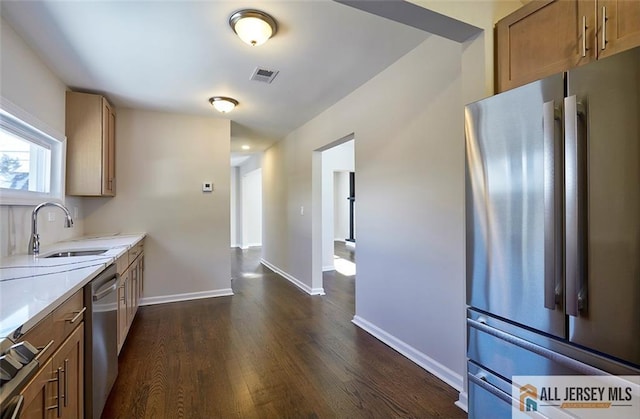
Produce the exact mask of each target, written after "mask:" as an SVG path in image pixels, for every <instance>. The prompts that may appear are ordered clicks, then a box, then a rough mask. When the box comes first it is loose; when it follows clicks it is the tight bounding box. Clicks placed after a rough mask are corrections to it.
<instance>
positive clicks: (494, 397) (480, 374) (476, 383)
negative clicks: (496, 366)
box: [467, 361, 512, 419]
mask: <svg viewBox="0 0 640 419" xmlns="http://www.w3.org/2000/svg"><path fill="white" fill-rule="evenodd" d="M467 371H468V379H469V406H468V407H469V419H486V418H493V419H511V404H512V402H511V383H508V382H506V381H505V380H503V379H502V378H500V377H498V376H497V375H495V374H492V373H490V372H489V371H487V370H485V369H482V368H480V367H479V366H478V365H476V364H474V363H473V362H471V361H469V363H468V364H467Z"/></svg>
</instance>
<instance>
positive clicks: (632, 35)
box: [597, 0, 640, 58]
mask: <svg viewBox="0 0 640 419" xmlns="http://www.w3.org/2000/svg"><path fill="white" fill-rule="evenodd" d="M597 12H598V23H597V27H598V48H597V49H598V57H599V58H601V57H608V56H610V55H613V54H616V53H618V52H622V51H625V50H627V49H630V48H633V47H636V46H640V1H638V0H635V1H629V0H598V4H597Z"/></svg>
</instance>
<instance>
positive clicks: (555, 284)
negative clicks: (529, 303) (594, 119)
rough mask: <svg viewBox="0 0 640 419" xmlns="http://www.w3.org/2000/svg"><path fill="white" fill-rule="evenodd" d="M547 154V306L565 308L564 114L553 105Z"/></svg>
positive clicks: (545, 113) (546, 116)
mask: <svg viewBox="0 0 640 419" xmlns="http://www.w3.org/2000/svg"><path fill="white" fill-rule="evenodd" d="M542 119H543V154H544V158H543V161H544V306H545V307H546V308H548V309H549V310H555V309H556V307H560V306H562V225H561V222H562V216H561V214H562V206H561V205H562V169H561V166H560V163H561V156H562V154H561V153H562V148H561V147H560V142H559V141H556V138H557V136H556V129H558V131H559V132H562V131H561V129H562V126H561V123H562V115H561V110H560V109H559V108H556V107H555V103H554V101H549V102H545V103H544V105H543V109H542Z"/></svg>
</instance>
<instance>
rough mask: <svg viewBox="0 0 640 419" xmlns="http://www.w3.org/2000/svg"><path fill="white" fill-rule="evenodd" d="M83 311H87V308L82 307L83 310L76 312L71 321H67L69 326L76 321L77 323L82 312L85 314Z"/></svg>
mask: <svg viewBox="0 0 640 419" xmlns="http://www.w3.org/2000/svg"><path fill="white" fill-rule="evenodd" d="M85 311H87V308H86V307H83V308H82V310H80V311H78V312H77V313H76V315H75V316H74V317H73V319H71V320H67V321H68V322H69V323H71V324H73V323H75V322H77V321H78V319H79V318H80V317H82V315H83V314H84V312H85Z"/></svg>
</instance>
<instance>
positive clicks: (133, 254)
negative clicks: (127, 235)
mask: <svg viewBox="0 0 640 419" xmlns="http://www.w3.org/2000/svg"><path fill="white" fill-rule="evenodd" d="M142 250H143V244H142V242H139V243H138V244H136V245H135V246H133V247H132V248H131V249H129V264H131V263H133V261H134V260H135V259H136V258H137V257H138V256H139V255H140V254H141V253H142Z"/></svg>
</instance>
